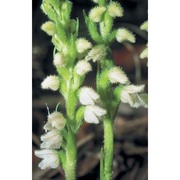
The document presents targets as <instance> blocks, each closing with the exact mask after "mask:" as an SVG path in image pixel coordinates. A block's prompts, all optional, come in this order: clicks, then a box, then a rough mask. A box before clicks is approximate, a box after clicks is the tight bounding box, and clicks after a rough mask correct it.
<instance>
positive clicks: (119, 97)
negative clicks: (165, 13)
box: [84, 0, 147, 180]
mask: <svg viewBox="0 0 180 180" xmlns="http://www.w3.org/2000/svg"><path fill="white" fill-rule="evenodd" d="M94 2H95V3H96V5H97V6H96V7H94V8H93V9H91V10H90V12H89V15H86V13H85V12H84V17H85V21H86V25H87V28H88V30H89V34H90V36H91V38H92V40H93V41H94V42H95V43H96V46H95V47H94V48H93V49H92V50H91V51H90V52H89V54H88V55H87V56H86V58H85V59H86V60H87V61H90V60H92V61H93V62H96V63H97V76H96V87H97V92H98V94H99V95H100V99H101V103H102V104H103V107H104V109H105V110H106V112H107V113H106V114H105V115H104V116H103V126H104V145H103V147H102V149H101V159H100V179H101V180H110V179H112V164H113V151H114V147H113V144H114V142H113V141H114V134H113V122H114V119H115V116H116V113H117V110H118V107H119V104H120V103H128V104H129V105H130V106H131V107H134V108H138V107H139V106H144V107H147V104H146V102H145V101H144V99H145V98H146V97H147V96H146V95H145V94H142V92H143V90H144V85H138V86H137V85H133V84H131V83H130V81H129V79H128V77H127V75H126V73H125V72H124V71H123V70H122V68H120V67H117V66H115V64H114V61H113V59H112V58H111V48H110V45H111V44H112V43H113V42H114V41H115V40H117V41H118V42H119V43H124V42H129V43H135V36H134V35H133V33H132V32H130V31H129V30H127V29H126V28H122V27H121V28H119V29H114V28H113V22H114V19H115V18H116V17H122V16H123V8H122V6H121V5H120V4H119V3H118V2H113V1H110V2H109V1H108V0H94Z"/></svg>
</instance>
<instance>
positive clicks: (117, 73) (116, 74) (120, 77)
mask: <svg viewBox="0 0 180 180" xmlns="http://www.w3.org/2000/svg"><path fill="white" fill-rule="evenodd" d="M108 77H109V80H110V82H111V83H121V84H126V83H128V82H129V79H128V77H127V75H126V74H125V72H124V71H123V70H122V69H120V68H118V67H113V68H112V69H110V71H109V74H108Z"/></svg>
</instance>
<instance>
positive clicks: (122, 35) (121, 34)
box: [116, 28, 136, 43]
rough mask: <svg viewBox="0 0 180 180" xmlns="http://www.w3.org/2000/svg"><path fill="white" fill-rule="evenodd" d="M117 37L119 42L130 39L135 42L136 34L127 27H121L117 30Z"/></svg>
mask: <svg viewBox="0 0 180 180" xmlns="http://www.w3.org/2000/svg"><path fill="white" fill-rule="evenodd" d="M116 39H117V41H118V42H120V43H121V42H124V41H129V42H131V43H135V41H136V39H135V36H134V35H133V34H132V33H131V32H130V31H128V30H127V29H125V28H119V29H118V30H117V32H116Z"/></svg>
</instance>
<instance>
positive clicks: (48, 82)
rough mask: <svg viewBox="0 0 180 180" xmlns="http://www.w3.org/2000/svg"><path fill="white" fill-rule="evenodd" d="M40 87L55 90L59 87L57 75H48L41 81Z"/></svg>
mask: <svg viewBox="0 0 180 180" xmlns="http://www.w3.org/2000/svg"><path fill="white" fill-rule="evenodd" d="M41 87H42V89H51V90H53V91H56V90H58V89H59V78H58V77H57V76H52V75H50V76H48V77H47V78H46V79H44V81H43V82H42V83H41Z"/></svg>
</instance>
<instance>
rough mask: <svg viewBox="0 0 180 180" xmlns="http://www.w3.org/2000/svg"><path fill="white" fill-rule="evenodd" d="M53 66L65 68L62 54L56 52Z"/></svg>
mask: <svg viewBox="0 0 180 180" xmlns="http://www.w3.org/2000/svg"><path fill="white" fill-rule="evenodd" d="M53 64H54V66H55V67H64V66H65V64H66V63H65V57H64V55H63V54H62V53H60V52H58V53H56V54H55V55H54V60H53Z"/></svg>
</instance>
